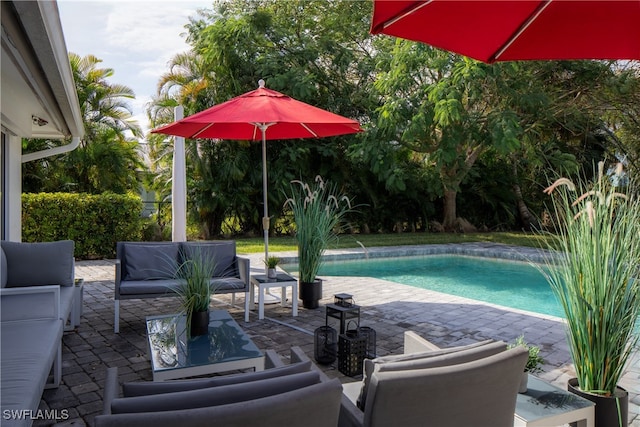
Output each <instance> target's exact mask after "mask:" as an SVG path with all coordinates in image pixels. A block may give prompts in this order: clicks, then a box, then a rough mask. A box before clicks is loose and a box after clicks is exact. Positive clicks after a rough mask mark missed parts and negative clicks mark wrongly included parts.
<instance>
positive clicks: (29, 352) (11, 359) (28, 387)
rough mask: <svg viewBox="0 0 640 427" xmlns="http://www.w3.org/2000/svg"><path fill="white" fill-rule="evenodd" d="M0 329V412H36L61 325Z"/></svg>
mask: <svg viewBox="0 0 640 427" xmlns="http://www.w3.org/2000/svg"><path fill="white" fill-rule="evenodd" d="M1 328H2V333H1V334H0V335H1V337H2V342H1V344H0V348H1V353H0V359H2V364H1V365H0V366H1V373H0V376H1V378H2V381H1V384H2V389H1V391H0V409H1V410H2V411H5V410H12V409H14V410H24V409H31V410H33V411H36V410H37V409H38V405H39V404H40V399H41V398H42V391H43V390H44V385H45V383H46V381H47V377H48V376H49V371H50V370H51V366H52V364H53V361H54V360H55V357H56V354H57V351H58V348H59V346H60V343H61V340H62V330H63V326H62V321H61V320H54V319H47V320H25V321H19V322H2V324H1ZM2 424H3V425H4V422H3V423H2ZM7 424H9V423H7Z"/></svg>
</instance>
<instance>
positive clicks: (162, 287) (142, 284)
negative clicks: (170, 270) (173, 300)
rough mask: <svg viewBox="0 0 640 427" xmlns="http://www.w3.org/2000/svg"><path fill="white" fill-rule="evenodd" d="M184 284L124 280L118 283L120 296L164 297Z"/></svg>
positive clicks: (178, 281) (171, 281)
mask: <svg viewBox="0 0 640 427" xmlns="http://www.w3.org/2000/svg"><path fill="white" fill-rule="evenodd" d="M184 283H186V282H185V281H184V280H181V279H157V280H125V281H122V282H120V295H164V294H168V293H173V292H174V290H175V289H176V288H177V287H178V286H180V285H181V284H184Z"/></svg>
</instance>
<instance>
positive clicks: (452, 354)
mask: <svg viewBox="0 0 640 427" xmlns="http://www.w3.org/2000/svg"><path fill="white" fill-rule="evenodd" d="M506 348H507V345H506V344H505V343H504V342H502V341H493V340H486V341H481V342H478V343H473V344H470V345H466V346H459V347H451V348H444V349H441V350H434V351H427V352H420V353H409V354H400V355H392V356H383V357H378V358H376V359H365V360H364V363H363V375H362V388H361V391H360V396H358V400H357V401H356V404H357V406H358V408H360V409H361V410H364V408H365V405H366V399H367V393H368V391H369V385H370V382H371V377H372V375H373V373H374V372H388V371H407V370H413V369H424V368H436V367H440V366H449V365H458V364H460V363H466V362H470V361H472V360H477V359H482V358H485V357H487V356H491V355H493V354H497V353H500V352H501V351H504V350H506Z"/></svg>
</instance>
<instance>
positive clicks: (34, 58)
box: [0, 1, 84, 138]
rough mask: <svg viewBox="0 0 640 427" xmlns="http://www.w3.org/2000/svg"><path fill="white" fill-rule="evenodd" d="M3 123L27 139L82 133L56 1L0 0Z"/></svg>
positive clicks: (12, 131) (80, 118) (75, 135)
mask: <svg viewBox="0 0 640 427" xmlns="http://www.w3.org/2000/svg"><path fill="white" fill-rule="evenodd" d="M1 7H2V57H1V62H0V64H1V65H2V90H1V95H2V105H1V108H0V111H1V112H2V127H3V129H4V130H7V131H9V132H10V133H13V134H15V135H18V136H20V137H25V138H67V137H71V136H74V137H82V136H83V135H84V129H83V123H82V116H81V114H80V105H79V103H78V96H77V94H76V90H75V84H74V80H73V74H72V72H71V66H70V65H69V57H68V53H67V49H66V45H65V42H64V36H63V32H62V26H61V24H60V16H59V13H58V7H57V5H56V3H55V2H53V1H43V2H35V1H2V2H1Z"/></svg>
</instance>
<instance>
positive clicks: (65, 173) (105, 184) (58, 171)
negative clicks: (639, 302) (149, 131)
mask: <svg viewBox="0 0 640 427" xmlns="http://www.w3.org/2000/svg"><path fill="white" fill-rule="evenodd" d="M69 61H70V63H71V69H72V72H73V77H74V81H75V85H76V92H77V93H78V101H79V103H80V110H81V114H82V118H83V123H84V129H85V136H84V137H83V138H82V141H81V143H80V146H79V147H78V148H76V149H75V150H73V151H70V152H68V153H65V154H61V155H58V156H54V157H48V158H44V159H41V160H37V161H31V162H28V163H25V164H24V166H23V169H24V170H23V191H25V192H34V193H35V192H58V191H68V192H75V193H91V194H100V193H103V192H107V191H109V192H114V193H119V194H124V193H126V192H127V191H137V190H138V188H139V187H140V183H141V181H142V176H141V172H143V171H144V170H145V165H144V163H143V162H142V158H141V156H140V154H139V153H138V150H137V148H138V143H137V141H136V140H135V139H132V138H130V137H128V136H127V131H129V132H131V133H132V134H133V135H134V136H141V134H142V132H141V130H140V127H139V126H138V125H137V124H136V123H135V121H133V120H131V118H132V116H131V113H132V112H131V108H130V107H129V105H128V104H127V102H126V100H128V99H133V98H134V94H133V91H132V90H131V89H130V88H128V87H127V86H124V85H120V84H113V83H111V82H109V81H108V79H109V78H110V77H112V76H113V73H114V71H113V69H110V68H98V64H99V63H100V62H101V60H100V59H98V58H96V57H95V56H93V55H87V56H86V57H80V56H78V55H76V54H74V53H70V54H69ZM69 142H70V141H65V142H64V143H65V144H68V143H69ZM60 144H61V142H60V141H52V140H36V139H25V140H23V150H24V152H25V153H29V152H35V151H40V150H43V149H47V148H52V147H55V146H58V145H60Z"/></svg>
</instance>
